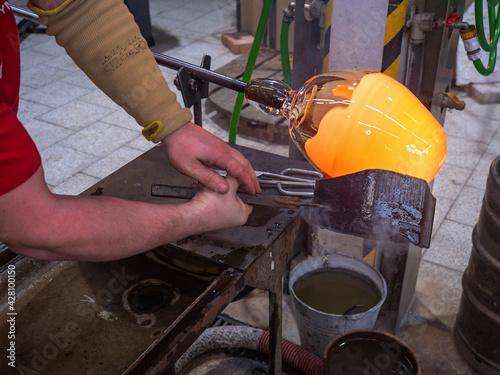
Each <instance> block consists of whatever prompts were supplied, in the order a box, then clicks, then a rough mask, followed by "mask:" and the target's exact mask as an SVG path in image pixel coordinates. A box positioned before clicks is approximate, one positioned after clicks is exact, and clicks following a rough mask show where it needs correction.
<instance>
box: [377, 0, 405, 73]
mask: <svg viewBox="0 0 500 375" xmlns="http://www.w3.org/2000/svg"><path fill="white" fill-rule="evenodd" d="M406 4H407V0H389V6H388V9H387V22H386V27H385V37H384V52H383V57H382V69H381V71H382V72H383V73H385V74H387V75H389V76H391V77H392V78H394V79H398V72H399V61H400V59H401V45H402V43H403V31H404V26H405V21H406Z"/></svg>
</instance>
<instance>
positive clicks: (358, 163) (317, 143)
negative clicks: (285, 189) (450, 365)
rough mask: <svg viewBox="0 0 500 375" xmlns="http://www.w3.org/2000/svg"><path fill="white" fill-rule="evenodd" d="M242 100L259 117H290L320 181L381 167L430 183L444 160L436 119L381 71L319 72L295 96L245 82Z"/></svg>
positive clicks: (279, 87)
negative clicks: (254, 108)
mask: <svg viewBox="0 0 500 375" xmlns="http://www.w3.org/2000/svg"><path fill="white" fill-rule="evenodd" d="M245 96H246V98H247V101H248V102H250V103H252V104H254V105H257V106H258V107H259V108H260V109H261V110H263V111H264V112H266V113H268V114H275V115H276V114H281V115H283V116H285V117H287V118H288V119H289V130H290V136H291V137H292V139H293V141H294V142H295V144H296V145H297V146H298V148H299V149H300V150H301V152H302V153H303V154H304V156H305V157H306V158H307V159H308V160H309V161H310V162H311V163H312V164H313V165H314V166H315V167H316V168H318V170H320V171H321V172H322V173H323V174H324V175H325V177H338V176H343V175H346V174H351V173H355V172H359V171H362V170H366V169H384V170H390V171H394V172H398V173H402V174H406V175H410V176H413V177H418V178H421V179H424V180H426V181H427V182H430V181H431V180H432V179H433V178H434V176H435V175H436V174H437V172H438V171H439V169H440V168H441V165H442V164H443V162H444V159H445V156H446V135H445V132H444V130H443V128H442V126H441V125H440V124H439V122H437V121H436V119H435V118H434V117H433V116H432V115H431V113H430V112H429V111H428V110H427V108H425V106H424V105H423V104H422V103H421V102H420V101H419V100H418V99H417V98H416V97H415V96H414V95H413V94H412V93H411V92H410V91H409V90H408V89H407V88H406V87H405V86H403V85H402V84H401V83H399V82H398V81H396V80H394V79H393V78H391V77H389V76H387V75H385V74H383V73H379V72H373V71H368V70H346V71H339V72H329V73H324V74H320V75H317V76H315V77H313V78H311V79H309V80H308V81H307V82H306V83H305V84H304V85H303V86H302V87H301V88H300V89H299V90H296V91H292V90H291V89H290V88H289V87H288V86H287V85H285V84H284V83H282V82H279V81H274V80H268V79H257V80H253V81H251V82H250V83H249V84H248V85H247V88H246V89H245ZM257 101H259V102H260V103H263V102H264V103H266V104H259V103H256V102H257Z"/></svg>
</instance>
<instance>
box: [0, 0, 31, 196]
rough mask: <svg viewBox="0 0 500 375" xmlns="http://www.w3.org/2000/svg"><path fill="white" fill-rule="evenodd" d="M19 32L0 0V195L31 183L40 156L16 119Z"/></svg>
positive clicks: (10, 14) (11, 14)
mask: <svg viewBox="0 0 500 375" xmlns="http://www.w3.org/2000/svg"><path fill="white" fill-rule="evenodd" d="M20 76H21V67H20V53H19V33H18V31H17V25H16V20H15V18H14V14H13V13H12V9H11V8H10V6H9V3H8V2H7V1H5V0H0V195H2V194H5V193H7V192H9V191H11V190H13V189H15V188H16V187H18V186H19V185H21V184H23V183H24V182H26V180H28V179H29V178H30V177H31V176H33V174H34V173H35V172H36V170H37V169H38V168H39V167H40V164H41V159H40V154H39V153H38V150H37V148H36V146H35V143H34V142H33V140H32V139H31V137H30V136H29V134H28V132H27V131H26V129H25V128H24V126H23V125H22V124H21V122H20V121H19V120H18V118H17V115H16V114H17V108H18V105H19V86H20Z"/></svg>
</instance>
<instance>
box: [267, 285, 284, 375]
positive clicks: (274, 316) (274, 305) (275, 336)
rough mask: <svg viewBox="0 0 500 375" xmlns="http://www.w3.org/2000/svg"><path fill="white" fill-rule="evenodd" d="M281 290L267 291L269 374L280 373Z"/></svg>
mask: <svg viewBox="0 0 500 375" xmlns="http://www.w3.org/2000/svg"><path fill="white" fill-rule="evenodd" d="M282 313H283V290H282V289H281V290H279V291H277V292H276V293H274V292H269V374H271V375H281V370H282V366H283V363H282V357H283V352H282V346H281V340H282V338H283V330H282V328H283V327H282Z"/></svg>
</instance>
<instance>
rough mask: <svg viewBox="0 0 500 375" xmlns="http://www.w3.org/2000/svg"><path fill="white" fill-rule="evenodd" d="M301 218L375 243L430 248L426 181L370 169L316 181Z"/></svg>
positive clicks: (432, 206)
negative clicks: (310, 200) (380, 241)
mask: <svg viewBox="0 0 500 375" xmlns="http://www.w3.org/2000/svg"><path fill="white" fill-rule="evenodd" d="M313 202H315V203H319V204H322V205H325V206H328V208H313V207H304V208H303V209H302V210H303V218H304V219H305V220H306V221H307V222H309V223H311V224H315V225H318V226H320V227H322V228H325V229H329V230H332V231H336V232H341V233H346V234H353V235H357V236H360V237H364V238H369V239H374V240H388V241H393V242H404V241H409V242H411V243H413V244H415V245H417V246H420V247H429V244H430V238H431V233H432V223H433V220H434V209H435V206H436V199H435V198H434V196H433V195H432V193H431V191H430V188H429V185H428V184H427V182H426V181H425V180H422V179H419V178H415V177H411V176H407V175H403V174H400V173H396V172H392V171H386V170H380V169H371V170H366V171H361V172H357V173H353V174H350V175H346V176H341V177H336V178H329V179H321V180H318V181H317V182H316V185H315V189H314V198H313Z"/></svg>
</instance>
